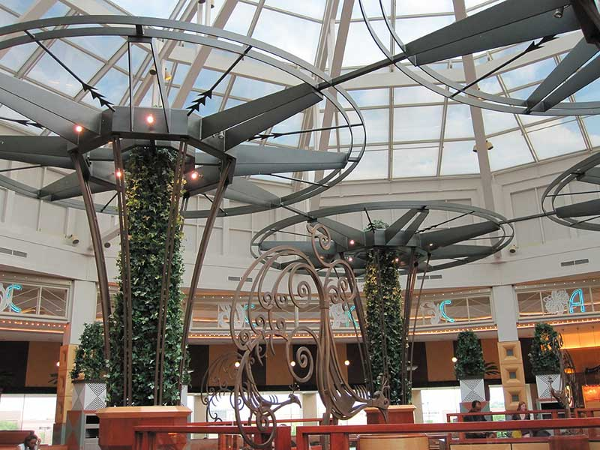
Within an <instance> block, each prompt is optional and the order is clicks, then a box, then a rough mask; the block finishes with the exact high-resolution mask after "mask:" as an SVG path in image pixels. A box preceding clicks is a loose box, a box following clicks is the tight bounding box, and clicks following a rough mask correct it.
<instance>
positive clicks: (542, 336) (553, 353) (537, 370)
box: [529, 323, 562, 375]
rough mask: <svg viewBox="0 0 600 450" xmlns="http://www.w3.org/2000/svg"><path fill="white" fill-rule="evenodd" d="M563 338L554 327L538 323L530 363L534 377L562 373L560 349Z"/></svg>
mask: <svg viewBox="0 0 600 450" xmlns="http://www.w3.org/2000/svg"><path fill="white" fill-rule="evenodd" d="M561 347H562V337H561V335H560V334H559V333H558V332H557V331H556V330H554V328H553V327H552V325H549V324H547V323H538V324H536V325H535V333H534V335H533V342H532V343H531V352H530V353H529V361H531V371H532V372H533V374H534V375H546V374H555V373H560V357H561V356H560V348H561Z"/></svg>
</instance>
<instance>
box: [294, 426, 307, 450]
mask: <svg viewBox="0 0 600 450" xmlns="http://www.w3.org/2000/svg"><path fill="white" fill-rule="evenodd" d="M303 428H304V427H296V450H308V436H307V435H306V434H304V431H303V430H302V429H303Z"/></svg>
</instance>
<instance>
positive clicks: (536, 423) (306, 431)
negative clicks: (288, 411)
mask: <svg viewBox="0 0 600 450" xmlns="http://www.w3.org/2000/svg"><path fill="white" fill-rule="evenodd" d="M516 422H517V421H509V422H459V423H431V424H429V423H428V424H388V425H325V426H301V427H297V428H296V446H297V450H309V438H310V436H329V442H330V450H348V449H349V447H350V436H351V435H372V434H414V433H417V434H433V433H448V436H449V441H448V443H458V442H461V443H479V444H481V443H498V442H504V443H507V442H509V441H515V442H545V441H547V440H548V438H521V439H514V440H512V439H511V440H508V439H495V438H494V439H464V440H460V441H457V442H453V438H452V437H451V435H452V433H472V432H475V433H477V432H495V431H510V430H514V429H515V425H516ZM598 426H600V418H586V419H548V420H528V421H527V425H526V428H527V429H530V430H546V429H589V428H594V427H598ZM524 428H525V426H524Z"/></svg>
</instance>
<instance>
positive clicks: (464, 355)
mask: <svg viewBox="0 0 600 450" xmlns="http://www.w3.org/2000/svg"><path fill="white" fill-rule="evenodd" d="M455 356H456V359H457V361H456V363H455V364H454V373H455V374H456V378H457V379H458V380H467V379H469V378H483V376H484V375H485V373H486V363H485V361H484V359H483V351H482V350H481V344H480V342H479V339H477V335H475V333H473V332H472V331H461V332H460V333H459V334H458V343H457V345H456V355H455Z"/></svg>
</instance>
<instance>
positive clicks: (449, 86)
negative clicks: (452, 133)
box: [359, 0, 600, 116]
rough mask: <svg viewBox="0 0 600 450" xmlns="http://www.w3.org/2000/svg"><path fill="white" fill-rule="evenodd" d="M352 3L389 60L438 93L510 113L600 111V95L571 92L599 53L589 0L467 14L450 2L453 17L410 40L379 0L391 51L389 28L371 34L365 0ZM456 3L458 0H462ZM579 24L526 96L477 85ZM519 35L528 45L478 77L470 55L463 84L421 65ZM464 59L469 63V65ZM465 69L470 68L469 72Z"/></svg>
mask: <svg viewBox="0 0 600 450" xmlns="http://www.w3.org/2000/svg"><path fill="white" fill-rule="evenodd" d="M359 3H360V8H361V11H362V15H363V18H364V21H365V24H366V25H367V28H368V29H369V33H370V34H371V36H372V37H373V39H374V40H375V43H376V44H377V46H378V47H379V48H380V49H381V51H382V52H383V53H384V54H385V56H386V57H387V58H388V59H389V61H390V62H393V63H394V64H395V66H396V67H397V68H398V69H399V70H400V71H401V72H402V73H403V74H405V75H406V76H408V77H410V78H411V79H412V80H414V81H415V82H417V83H419V84H421V85H422V86H425V87H427V88H428V89H430V90H432V91H434V92H436V93H438V94H440V95H443V96H444V97H448V98H450V99H452V100H456V101H457V102H461V103H465V104H468V105H472V106H477V107H479V108H487V109H491V110H495V111H500V112H511V113H515V114H531V115H543V116H573V115H587V114H598V113H599V112H600V101H592V102H576V101H571V100H572V99H570V97H571V96H573V95H574V94H575V93H576V92H578V91H579V90H581V89H583V88H585V87H586V86H588V85H589V84H590V83H592V82H594V81H595V80H596V79H597V78H598V76H600V58H597V57H596V56H597V54H598V52H599V51H600V38H599V36H600V13H599V12H598V5H597V3H595V2H594V1H593V0H548V1H538V0H506V1H503V2H500V3H498V4H496V5H494V6H491V7H489V8H487V9H484V10H483V11H481V12H478V13H476V14H473V15H471V16H468V17H467V15H466V12H465V11H464V3H463V4H462V12H459V8H456V16H457V21H456V22H455V23H453V24H451V25H448V26H446V27H444V28H441V29H439V30H437V31H435V32H433V33H430V34H427V35H426V36H423V37H421V38H419V39H416V40H414V41H412V42H409V43H404V42H403V41H402V39H401V38H400V36H399V35H398V33H397V31H396V29H395V27H394V25H393V23H392V21H391V19H390V15H391V12H390V11H386V8H385V7H384V2H383V1H382V0H379V5H380V9H381V15H382V16H383V21H384V23H385V25H386V29H387V32H389V35H390V36H391V39H392V40H393V42H394V43H395V45H396V46H397V48H399V49H401V53H399V54H397V55H393V54H392V53H391V52H390V51H389V49H388V46H387V45H386V44H385V42H387V41H389V36H385V37H384V38H380V37H379V36H378V34H377V32H376V31H375V28H374V27H373V25H372V23H371V21H370V20H369V18H368V16H367V14H366V12H365V11H366V9H365V5H364V0H359ZM456 3H457V4H459V5H460V4H461V3H462V2H461V1H458V2H456ZM388 4H389V3H388ZM455 7H456V5H455ZM578 30H581V31H582V33H583V37H582V38H581V40H580V41H579V42H578V43H577V45H575V46H574V47H573V48H572V49H571V50H570V52H569V53H568V54H567V55H566V56H565V57H564V58H563V59H562V60H561V62H560V63H559V64H558V65H557V66H556V68H555V69H554V70H553V71H552V72H551V73H550V75H548V76H547V77H546V78H545V79H544V80H543V82H542V83H541V84H540V85H539V86H538V87H537V88H536V89H535V90H534V91H533V92H531V93H530V94H529V97H527V98H523V99H519V98H511V97H505V96H500V95H495V94H490V93H487V92H483V91H481V90H480V89H479V88H478V87H477V83H478V82H479V81H482V80H484V79H485V78H487V77H489V76H491V75H493V74H494V73H497V72H499V71H501V70H502V69H503V68H504V67H507V66H509V65H510V64H512V63H513V62H516V61H517V60H519V58H522V57H524V56H525V55H527V54H529V53H532V52H535V51H537V50H539V49H540V48H542V47H543V46H544V45H546V44H547V43H549V42H550V41H552V40H554V39H561V37H560V35H563V34H566V33H571V32H573V31H578ZM519 43H527V44H529V45H528V46H527V47H526V48H525V49H524V50H522V51H520V52H518V53H516V54H515V55H514V56H513V57H511V58H509V59H507V60H506V61H501V62H500V63H499V64H498V65H496V67H494V68H493V69H492V70H491V71H489V72H487V73H485V74H482V75H480V76H478V77H477V76H476V75H475V67H474V65H472V60H471V62H470V63H469V64H466V65H465V69H466V71H465V73H466V74H467V83H466V84H461V83H459V82H456V81H454V80H451V79H449V78H447V77H445V76H443V75H441V74H440V73H439V72H438V71H436V70H434V69H432V68H431V67H429V66H428V64H432V63H436V62H441V61H445V60H448V59H451V58H456V57H460V56H465V55H468V56H470V55H472V54H474V53H477V52H482V51H486V50H490V49H494V48H498V47H503V46H509V45H513V44H519ZM403 62H404V63H406V62H408V63H409V64H408V65H406V64H403ZM411 65H412V67H411ZM467 65H471V68H469V69H468V70H467ZM471 69H472V72H473V73H472V74H469V73H468V72H469V71H470V70H471ZM469 78H472V79H469Z"/></svg>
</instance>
